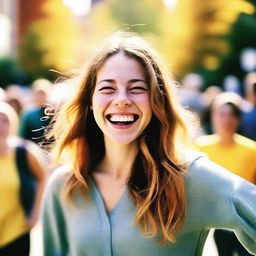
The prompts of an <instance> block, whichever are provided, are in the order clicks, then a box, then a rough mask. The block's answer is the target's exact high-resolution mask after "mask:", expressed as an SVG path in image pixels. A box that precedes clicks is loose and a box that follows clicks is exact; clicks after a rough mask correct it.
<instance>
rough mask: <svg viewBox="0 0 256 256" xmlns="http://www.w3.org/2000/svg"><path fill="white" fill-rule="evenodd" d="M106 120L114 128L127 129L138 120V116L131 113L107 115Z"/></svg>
mask: <svg viewBox="0 0 256 256" xmlns="http://www.w3.org/2000/svg"><path fill="white" fill-rule="evenodd" d="M106 119H107V120H108V121H109V122H110V123H111V125H112V126H114V127H115V128H118V129H128V128H130V127H131V126H133V124H134V123H135V122H136V121H137V120H138V119H139V115H137V114H133V113H113V114H107V115H106Z"/></svg>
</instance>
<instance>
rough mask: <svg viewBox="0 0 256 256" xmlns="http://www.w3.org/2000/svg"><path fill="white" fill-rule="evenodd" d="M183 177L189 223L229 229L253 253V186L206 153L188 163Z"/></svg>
mask: <svg viewBox="0 0 256 256" xmlns="http://www.w3.org/2000/svg"><path fill="white" fill-rule="evenodd" d="M224 157H225V156H224ZM187 177H188V178H187V181H186V185H187V203H188V209H189V211H188V219H189V221H188V222H189V225H190V226H191V227H192V228H196V229H200V230H203V229H210V228H216V229H229V230H232V231H234V232H235V234H236V236H237V238H238V239H239V241H240V242H241V243H242V244H243V246H244V247H245V248H246V249H247V250H248V251H249V252H250V253H251V254H253V255H256V186H255V185H254V184H252V183H250V182H248V181H246V180H244V179H242V178H241V177H239V176H237V175H235V174H233V173H231V172H229V171H228V170H226V169H224V168H223V167H221V166H219V165H217V164H215V163H214V162H212V161H210V160H209V159H208V158H207V157H206V156H203V157H200V158H198V159H196V160H195V161H194V162H192V164H191V166H190V168H189V170H188V176H187Z"/></svg>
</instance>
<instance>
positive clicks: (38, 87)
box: [19, 79, 52, 144]
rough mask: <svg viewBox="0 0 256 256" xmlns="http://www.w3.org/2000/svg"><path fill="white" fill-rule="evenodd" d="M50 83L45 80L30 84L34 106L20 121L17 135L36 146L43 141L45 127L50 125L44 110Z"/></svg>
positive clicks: (47, 100)
mask: <svg viewBox="0 0 256 256" xmlns="http://www.w3.org/2000/svg"><path fill="white" fill-rule="evenodd" d="M51 89H52V83H51V82H50V81H48V80H46V79H38V80H36V81H34V82H33V84H32V94H33V100H34V106H33V107H32V108H31V109H28V110H26V111H25V112H24V113H23V114H22V116H21V121H20V128H19V135H20V136H21V137H22V138H24V139H27V140H31V141H33V142H35V143H36V144H40V143H42V142H43V140H44V132H45V127H47V126H48V125H49V123H50V119H49V118H48V117H47V116H46V113H45V110H46V108H47V107H48V106H49V98H48V96H49V94H50V92H51Z"/></svg>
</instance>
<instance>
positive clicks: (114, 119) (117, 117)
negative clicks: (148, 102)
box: [110, 115, 134, 122]
mask: <svg viewBox="0 0 256 256" xmlns="http://www.w3.org/2000/svg"><path fill="white" fill-rule="evenodd" d="M110 121H112V122H133V121H134V115H111V116H110Z"/></svg>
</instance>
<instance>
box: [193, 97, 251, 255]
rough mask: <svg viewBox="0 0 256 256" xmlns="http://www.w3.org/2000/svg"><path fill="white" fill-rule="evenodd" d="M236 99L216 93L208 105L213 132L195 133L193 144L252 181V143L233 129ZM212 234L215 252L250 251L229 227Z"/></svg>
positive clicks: (236, 121) (236, 123)
mask: <svg viewBox="0 0 256 256" xmlns="http://www.w3.org/2000/svg"><path fill="white" fill-rule="evenodd" d="M240 101H241V99H240V97H239V96H238V95H236V94H234V93H230V92H226V93H222V94H220V95H219V96H218V97H217V98H216V100H215V102H214V104H213V108H212V117H211V118H212V125H213V128H214V131H215V134H212V135H205V136H201V137H199V138H198V139H197V140H196V145H197V147H198V149H199V150H200V151H202V152H204V153H206V154H207V155H208V157H209V158H210V159H211V160H212V161H214V162H216V163H217V164H219V165H221V166H223V167H224V168H226V169H228V170H230V171H231V172H233V173H235V174H237V175H239V176H241V177H242V178H244V179H246V180H248V181H250V182H252V183H254V184H255V183H256V143H255V142H254V141H252V140H250V139H248V138H246V137H243V136H241V135H238V134H237V133H236V131H237V129H238V127H239V123H240V117H241V111H240V108H239V104H240ZM214 238H215V241H216V245H217V248H218V253H219V256H222V255H223V256H229V255H230V256H232V255H233V252H237V253H238V255H250V254H248V253H247V252H246V251H245V250H244V248H243V247H242V246H241V245H240V243H239V241H238V240H237V238H236V237H235V235H234V234H233V233H232V232H230V231H226V230H216V231H215V233H214Z"/></svg>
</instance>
